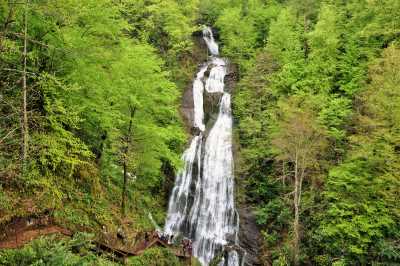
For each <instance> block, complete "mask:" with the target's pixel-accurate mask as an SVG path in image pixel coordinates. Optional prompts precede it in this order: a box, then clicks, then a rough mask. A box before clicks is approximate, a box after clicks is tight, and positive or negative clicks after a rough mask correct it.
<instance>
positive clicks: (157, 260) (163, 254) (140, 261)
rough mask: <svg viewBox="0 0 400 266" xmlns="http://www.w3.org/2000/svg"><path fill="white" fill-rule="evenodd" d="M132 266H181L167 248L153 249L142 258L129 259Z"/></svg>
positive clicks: (144, 253) (142, 255)
mask: <svg viewBox="0 0 400 266" xmlns="http://www.w3.org/2000/svg"><path fill="white" fill-rule="evenodd" d="M127 265H130V266H170V265H171V266H180V265H182V263H181V262H180V261H179V259H178V258H177V257H176V256H175V255H174V254H173V253H171V251H170V250H169V249H166V248H151V249H148V250H146V251H145V252H143V254H141V255H140V256H137V257H131V258H129V259H128V263H127Z"/></svg>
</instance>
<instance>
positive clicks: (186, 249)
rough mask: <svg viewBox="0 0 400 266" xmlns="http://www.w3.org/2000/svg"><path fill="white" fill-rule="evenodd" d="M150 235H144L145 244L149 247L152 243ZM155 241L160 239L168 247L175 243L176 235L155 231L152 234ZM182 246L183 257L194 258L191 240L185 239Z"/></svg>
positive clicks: (181, 243)
mask: <svg viewBox="0 0 400 266" xmlns="http://www.w3.org/2000/svg"><path fill="white" fill-rule="evenodd" d="M150 235H151V234H150V233H149V232H145V234H144V243H145V246H146V247H147V246H148V245H149V243H150ZM152 238H153V239H159V240H160V241H162V242H163V243H165V244H167V245H172V244H173V243H174V235H168V234H166V233H164V232H158V231H154V232H153V234H152ZM180 246H181V247H182V252H183V256H186V255H189V256H192V253H193V242H192V240H191V239H188V238H183V239H182V240H181V242H180Z"/></svg>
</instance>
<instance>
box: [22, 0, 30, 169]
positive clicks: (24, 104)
mask: <svg viewBox="0 0 400 266" xmlns="http://www.w3.org/2000/svg"><path fill="white" fill-rule="evenodd" d="M27 35H28V0H26V1H25V14H24V53H23V57H24V58H23V60H24V66H23V72H22V119H21V120H22V122H21V133H22V134H21V166H22V167H21V169H22V173H24V170H25V166H26V159H27V157H28V137H29V135H28V134H29V132H28V114H27V99H26V98H27V92H26V91H27V88H26V60H27V38H28V36H27Z"/></svg>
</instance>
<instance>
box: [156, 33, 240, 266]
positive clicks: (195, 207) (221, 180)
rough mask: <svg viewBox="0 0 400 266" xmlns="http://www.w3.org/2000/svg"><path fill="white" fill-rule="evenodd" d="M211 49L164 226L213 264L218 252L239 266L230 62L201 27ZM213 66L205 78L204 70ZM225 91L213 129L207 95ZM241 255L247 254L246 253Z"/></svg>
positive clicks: (195, 97)
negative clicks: (205, 104) (227, 89)
mask: <svg viewBox="0 0 400 266" xmlns="http://www.w3.org/2000/svg"><path fill="white" fill-rule="evenodd" d="M203 39H204V41H205V42H206V44H207V47H208V50H209V51H210V53H211V56H210V60H209V61H208V62H206V63H205V65H203V66H202V67H201V69H200V70H199V72H198V73H197V75H196V78H195V80H194V82H193V88H192V89H193V101H194V108H193V109H194V115H193V117H194V118H193V120H194V122H193V123H194V125H193V126H194V127H196V128H198V129H199V133H198V135H196V136H194V137H193V139H192V141H191V144H190V146H189V148H188V149H187V150H186V151H185V152H184V154H183V156H182V159H183V161H184V168H183V169H182V170H181V171H180V172H179V173H178V175H177V176H176V180H175V186H174V188H173V190H172V193H171V197H170V201H169V207H168V216H167V220H166V224H165V228H164V231H165V233H166V234H168V235H174V236H178V235H183V236H184V237H187V238H190V239H192V240H193V255H194V256H195V257H197V258H198V259H199V261H200V262H201V264H202V265H209V263H210V262H211V261H212V260H213V258H214V257H216V256H217V255H221V254H223V256H222V259H221V261H220V263H219V265H221V266H224V265H228V266H239V263H240V260H241V259H240V256H239V253H238V251H237V249H236V248H235V247H237V244H238V231H239V217H238V214H237V212H236V209H235V203H234V175H233V156H232V114H231V96H230V94H229V93H228V92H225V91H224V78H225V75H226V65H227V64H226V61H225V60H224V59H222V58H220V57H218V53H219V52H218V44H217V43H216V42H215V40H214V36H213V33H212V30H211V29H210V28H205V29H204V30H203ZM208 69H210V71H209V76H208V79H207V80H206V81H205V80H204V79H205V78H204V77H205V73H206V72H207V70H208ZM205 93H208V94H216V95H221V98H220V102H219V113H218V118H217V120H216V121H215V123H214V125H213V126H212V128H211V129H206V127H205V125H204V108H203V99H204V94H205ZM242 260H243V258H242Z"/></svg>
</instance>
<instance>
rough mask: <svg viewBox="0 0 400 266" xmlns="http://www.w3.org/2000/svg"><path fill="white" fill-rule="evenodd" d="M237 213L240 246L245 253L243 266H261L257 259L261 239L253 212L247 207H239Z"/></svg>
mask: <svg viewBox="0 0 400 266" xmlns="http://www.w3.org/2000/svg"><path fill="white" fill-rule="evenodd" d="M238 212H239V217H240V228H239V241H240V246H241V247H242V248H244V249H245V250H246V252H247V255H246V260H245V265H246V266H251V265H254V266H257V265H262V264H261V261H260V259H259V257H260V253H261V252H260V249H261V241H262V239H261V234H260V230H259V228H258V226H257V223H256V219H255V216H254V214H253V210H252V209H251V208H250V207H247V206H239V207H238Z"/></svg>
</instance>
